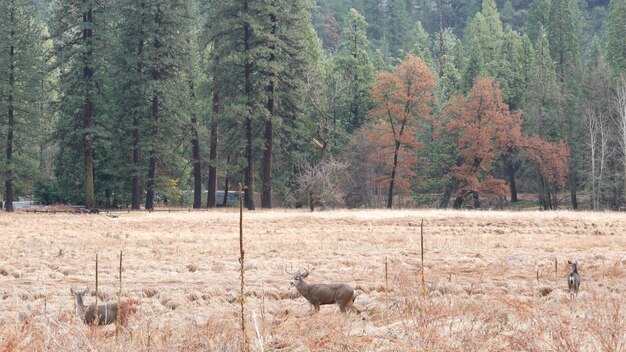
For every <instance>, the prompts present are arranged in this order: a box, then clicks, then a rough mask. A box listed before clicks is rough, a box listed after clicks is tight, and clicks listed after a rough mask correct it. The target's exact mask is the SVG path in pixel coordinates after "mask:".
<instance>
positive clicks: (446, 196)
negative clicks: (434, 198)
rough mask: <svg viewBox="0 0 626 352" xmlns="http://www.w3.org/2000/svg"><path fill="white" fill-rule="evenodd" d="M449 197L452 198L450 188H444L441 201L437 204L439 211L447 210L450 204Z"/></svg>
mask: <svg viewBox="0 0 626 352" xmlns="http://www.w3.org/2000/svg"><path fill="white" fill-rule="evenodd" d="M450 197H452V187H451V186H446V190H445V191H444V193H443V196H442V197H441V201H440V202H439V209H446V208H448V204H450Z"/></svg>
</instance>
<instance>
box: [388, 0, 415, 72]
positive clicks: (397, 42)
mask: <svg viewBox="0 0 626 352" xmlns="http://www.w3.org/2000/svg"><path fill="white" fill-rule="evenodd" d="M386 34H387V40H388V43H389V53H390V55H391V56H392V57H393V58H395V59H397V60H402V59H403V58H404V56H405V55H406V54H407V52H408V50H409V48H410V47H409V46H408V44H409V43H410V42H411V41H410V40H409V36H410V35H411V25H410V24H409V14H408V12H407V8H406V1H405V0H388V1H387V28H386Z"/></svg>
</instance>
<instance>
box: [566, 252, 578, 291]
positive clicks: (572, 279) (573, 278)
mask: <svg viewBox="0 0 626 352" xmlns="http://www.w3.org/2000/svg"><path fill="white" fill-rule="evenodd" d="M567 264H569V265H571V266H572V272H571V273H570V274H569V276H568V277H567V286H568V287H569V294H570V298H574V296H576V297H578V289H579V288H580V274H578V261H575V262H572V261H571V260H568V261H567Z"/></svg>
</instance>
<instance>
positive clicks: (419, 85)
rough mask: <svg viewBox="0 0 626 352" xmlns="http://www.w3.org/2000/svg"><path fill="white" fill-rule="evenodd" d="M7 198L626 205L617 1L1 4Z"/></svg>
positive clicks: (29, 0)
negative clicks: (233, 196)
mask: <svg viewBox="0 0 626 352" xmlns="http://www.w3.org/2000/svg"><path fill="white" fill-rule="evenodd" d="M0 146H2V148H1V150H2V153H1V154H0V182H1V183H2V187H1V189H0V200H2V201H3V202H4V209H5V210H6V211H13V209H14V206H13V203H14V202H17V201H18V200H20V199H33V200H35V201H37V202H40V203H41V204H55V203H64V204H72V205H80V206H84V207H86V208H89V209H92V208H119V207H125V208H126V207H127V208H128V209H147V210H152V209H154V208H156V207H159V206H168V207H171V206H180V207H193V208H213V207H219V206H224V205H226V200H227V198H228V197H226V196H218V195H223V194H224V193H222V192H226V194H228V192H232V191H237V190H238V185H239V184H241V185H243V188H242V189H243V197H244V204H245V207H246V208H247V209H250V210H254V209H256V208H265V209H267V208H276V207H303V208H310V209H311V210H314V209H317V208H321V209H324V208H328V207H347V208H410V207H429V208H494V209H496V208H512V207H513V208H515V207H519V208H523V207H529V208H535V209H537V208H539V209H545V210H548V209H558V208H569V209H592V210H601V209H613V210H619V209H621V208H623V207H625V206H626V192H625V190H626V0H482V1H480V0H317V1H314V0H263V1H261V0H99V1H95V0H0Z"/></svg>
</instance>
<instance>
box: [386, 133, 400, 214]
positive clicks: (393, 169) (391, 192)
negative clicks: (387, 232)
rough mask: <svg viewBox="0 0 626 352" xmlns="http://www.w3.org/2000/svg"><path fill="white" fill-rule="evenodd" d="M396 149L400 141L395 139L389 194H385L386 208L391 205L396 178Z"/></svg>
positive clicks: (398, 148) (398, 147)
mask: <svg viewBox="0 0 626 352" xmlns="http://www.w3.org/2000/svg"><path fill="white" fill-rule="evenodd" d="M398 150H400V142H399V141H396V149H395V150H394V153H393V167H392V169H391V181H390V182H389V195H388V196H387V209H391V207H392V206H393V186H394V183H395V180H396V169H397V168H398Z"/></svg>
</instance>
